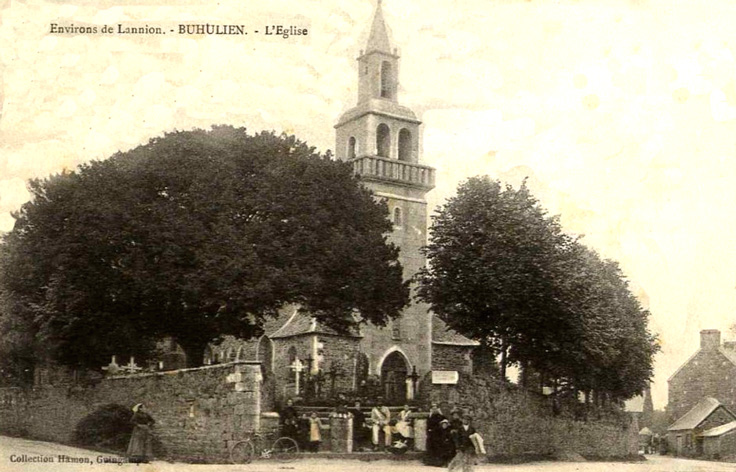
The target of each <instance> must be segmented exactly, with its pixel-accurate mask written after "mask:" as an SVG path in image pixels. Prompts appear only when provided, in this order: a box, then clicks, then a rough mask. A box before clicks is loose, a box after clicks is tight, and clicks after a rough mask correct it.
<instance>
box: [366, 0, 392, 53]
mask: <svg viewBox="0 0 736 472" xmlns="http://www.w3.org/2000/svg"><path fill="white" fill-rule="evenodd" d="M371 51H380V52H385V53H386V54H391V41H390V40H389V38H388V29H387V28H386V22H384V21H383V11H382V10H381V0H378V3H377V4H376V14H375V16H374V17H373V24H372V25H371V33H370V36H368V44H367V45H366V47H365V52H366V53H369V52H371Z"/></svg>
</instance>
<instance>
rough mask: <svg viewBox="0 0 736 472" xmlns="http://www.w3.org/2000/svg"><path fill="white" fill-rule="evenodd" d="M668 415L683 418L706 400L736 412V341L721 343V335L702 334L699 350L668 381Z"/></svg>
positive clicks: (712, 333)
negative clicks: (713, 401)
mask: <svg viewBox="0 0 736 472" xmlns="http://www.w3.org/2000/svg"><path fill="white" fill-rule="evenodd" d="M668 383H669V403H668V404H667V412H668V414H669V416H670V418H672V419H676V418H680V417H681V416H682V415H684V414H685V413H686V412H688V411H689V410H690V409H692V408H693V407H694V406H695V405H696V404H697V403H698V402H700V401H701V400H702V399H703V398H705V397H712V398H715V399H716V400H718V401H719V402H720V403H722V404H723V405H725V406H726V407H728V408H729V409H731V410H732V411H736V342H726V343H723V344H721V332H720V331H718V330H716V329H706V330H703V331H701V332H700V349H699V350H698V351H697V352H695V354H693V355H692V356H691V357H690V359H688V360H687V362H685V363H684V364H683V365H682V366H681V367H680V368H679V369H677V371H676V372H675V373H674V374H672V376H671V377H670V378H669V380H668Z"/></svg>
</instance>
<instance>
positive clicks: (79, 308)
mask: <svg viewBox="0 0 736 472" xmlns="http://www.w3.org/2000/svg"><path fill="white" fill-rule="evenodd" d="M329 157H330V156H329V155H327V156H325V155H321V154H319V153H317V152H315V150H314V148H312V147H309V146H307V145H306V144H305V143H303V142H301V141H299V140H297V139H296V138H295V137H293V136H285V135H282V136H277V135H275V134H273V133H265V132H264V133H259V134H255V135H249V134H247V133H246V131H245V129H235V128H232V127H215V128H213V129H212V130H210V131H203V130H195V131H187V132H175V133H170V134H166V135H165V136H163V137H159V138H155V139H152V140H151V141H150V142H149V143H148V144H146V145H143V146H139V147H137V148H135V149H133V150H131V151H128V152H123V153H117V154H115V155H114V156H112V157H110V158H109V159H106V160H102V161H95V162H91V163H88V164H84V165H81V166H79V168H77V169H76V170H75V171H72V172H65V173H62V174H60V175H55V176H52V177H50V178H47V179H39V180H33V181H31V182H30V184H29V188H30V190H31V193H32V200H31V201H30V202H29V203H27V204H25V205H24V206H23V207H22V208H21V210H20V211H19V212H18V213H17V214H15V215H14V216H15V218H16V224H15V227H14V228H13V230H12V231H11V232H10V233H8V234H7V235H5V236H4V238H3V240H2V248H1V251H2V257H3V261H2V264H1V265H0V269H1V272H0V282H1V285H2V288H3V290H4V291H5V293H6V294H7V295H8V296H9V297H10V299H11V300H12V301H14V302H18V303H16V304H15V305H14V308H13V310H10V314H7V313H6V315H5V316H6V317H8V316H10V317H11V318H14V319H22V320H25V322H26V323H27V324H30V325H31V326H32V327H33V331H34V334H33V336H34V339H36V340H37V341H39V342H40V343H41V344H42V345H44V346H46V347H47V348H48V350H49V353H51V355H52V357H53V358H55V359H57V360H59V361H60V362H62V363H64V364H67V365H84V366H91V367H99V366H100V365H102V364H101V363H104V362H106V361H107V360H108V359H109V356H110V355H111V354H122V353H130V354H135V355H139V356H146V355H147V354H148V353H149V352H150V350H151V348H152V347H153V342H154V341H155V340H156V339H159V338H161V337H164V336H172V337H173V338H174V339H175V340H176V341H177V342H178V343H179V344H180V345H181V346H182V347H183V348H184V350H185V352H186V353H187V358H188V363H189V364H190V365H198V364H200V363H201V362H202V357H203V352H204V348H205V346H206V344H207V343H208V342H210V341H212V340H213V339H215V338H217V337H218V336H221V335H225V334H231V335H235V336H238V337H241V338H245V339H247V338H250V337H253V336H255V335H259V334H260V333H261V330H262V325H263V322H264V321H265V320H266V319H267V317H269V316H275V315H276V313H277V310H278V309H279V308H281V307H283V306H284V305H286V304H298V305H299V306H301V307H302V309H303V310H306V311H308V312H309V313H310V314H311V315H312V316H314V317H316V318H317V319H318V321H319V322H320V323H322V324H324V325H326V326H328V327H331V328H333V329H336V330H338V331H341V332H345V331H346V330H349V329H350V328H351V327H353V326H354V324H355V323H356V319H358V317H356V316H355V314H356V313H360V317H359V318H360V320H362V321H363V322H371V323H374V324H376V325H379V326H380V325H384V324H385V323H386V322H387V321H388V320H389V319H391V318H393V317H395V316H398V314H399V313H400V310H401V309H402V308H403V307H404V306H405V304H406V303H407V300H408V286H407V284H406V283H405V282H403V281H402V268H401V266H400V264H399V263H398V260H397V256H398V249H397V248H396V247H395V246H393V245H391V244H390V243H388V242H387V239H386V235H387V234H388V233H389V232H390V231H391V224H390V222H389V220H388V219H387V209H386V207H385V204H382V203H377V202H376V201H375V200H374V198H373V197H372V195H371V194H370V193H369V191H367V190H366V189H365V188H364V187H363V186H361V185H360V183H359V182H358V181H357V180H356V178H355V177H354V176H353V174H352V171H351V168H350V167H349V165H347V164H345V163H341V162H336V161H334V160H331V159H330V158H329ZM21 301H22V303H21Z"/></svg>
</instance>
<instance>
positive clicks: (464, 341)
mask: <svg viewBox="0 0 736 472" xmlns="http://www.w3.org/2000/svg"><path fill="white" fill-rule="evenodd" d="M432 343H434V344H447V345H451V346H468V347H470V346H478V345H480V343H479V342H477V341H473V340H472V339H468V338H466V337H465V336H463V335H462V334H460V333H458V332H457V331H454V330H452V329H450V327H448V326H447V323H445V322H444V321H442V320H441V319H440V318H439V317H438V316H437V315H432Z"/></svg>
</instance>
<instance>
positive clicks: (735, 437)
mask: <svg viewBox="0 0 736 472" xmlns="http://www.w3.org/2000/svg"><path fill="white" fill-rule="evenodd" d="M701 436H702V437H703V455H704V456H705V457H707V458H709V459H723V458H725V457H728V456H736V421H731V422H730V423H726V424H724V425H721V426H716V427H715V428H712V429H709V430H708V431H706V432H704V433H703V434H702V435H701Z"/></svg>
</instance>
